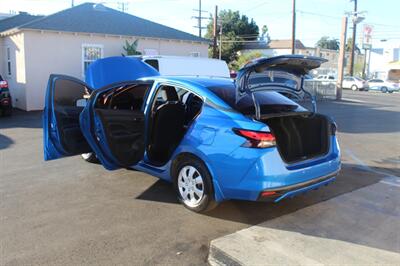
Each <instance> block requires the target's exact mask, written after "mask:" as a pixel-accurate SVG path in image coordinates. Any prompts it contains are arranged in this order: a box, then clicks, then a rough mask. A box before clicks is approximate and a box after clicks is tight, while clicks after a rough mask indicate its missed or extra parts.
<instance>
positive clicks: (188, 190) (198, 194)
mask: <svg viewBox="0 0 400 266" xmlns="http://www.w3.org/2000/svg"><path fill="white" fill-rule="evenodd" d="M173 177H174V187H175V190H176V192H177V194H178V199H179V201H180V202H181V203H182V204H183V205H184V206H185V207H186V208H188V209H189V210H191V211H194V212H206V211H209V210H211V209H213V208H215V207H216V206H217V203H216V202H215V200H214V194H213V193H214V192H213V191H214V190H213V186H212V179H211V175H210V173H209V171H208V169H207V167H206V166H205V165H204V163H203V162H202V161H200V160H199V159H197V158H195V157H192V156H187V157H186V158H183V159H180V160H179V161H178V163H177V164H176V167H175V169H174V171H173Z"/></svg>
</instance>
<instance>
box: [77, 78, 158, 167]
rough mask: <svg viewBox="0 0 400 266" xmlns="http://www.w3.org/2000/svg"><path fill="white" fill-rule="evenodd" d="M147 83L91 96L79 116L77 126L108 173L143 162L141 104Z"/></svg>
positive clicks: (117, 88) (103, 91)
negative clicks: (79, 123)
mask: <svg viewBox="0 0 400 266" xmlns="http://www.w3.org/2000/svg"><path fill="white" fill-rule="evenodd" d="M150 86H151V84H149V83H145V82H140V81H133V82H124V83H121V84H118V85H112V86H111V87H105V88H104V89H100V90H98V91H96V92H94V93H93V94H92V96H91V97H90V99H89V101H88V104H87V106H86V108H85V109H84V111H83V112H82V114H81V119H80V122H81V126H82V128H83V132H84V135H85V137H86V139H87V140H88V142H89V144H90V146H91V147H92V149H93V151H94V152H95V153H96V155H97V158H98V159H99V160H100V162H101V163H102V164H103V166H104V167H105V168H106V169H108V170H114V169H118V168H120V167H130V166H133V165H135V164H137V163H138V162H139V161H140V160H142V159H143V156H144V151H145V134H144V128H145V119H144V112H143V109H144V108H143V103H144V98H145V94H146V92H147V90H148V89H149V88H150Z"/></svg>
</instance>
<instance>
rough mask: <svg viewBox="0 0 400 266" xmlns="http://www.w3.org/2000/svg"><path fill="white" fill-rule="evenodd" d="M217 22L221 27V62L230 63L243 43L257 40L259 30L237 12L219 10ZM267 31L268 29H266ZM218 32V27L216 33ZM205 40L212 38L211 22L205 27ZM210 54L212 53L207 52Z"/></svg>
mask: <svg viewBox="0 0 400 266" xmlns="http://www.w3.org/2000/svg"><path fill="white" fill-rule="evenodd" d="M218 21H219V23H221V25H222V53H221V57H222V59H223V60H225V61H227V62H228V63H229V62H232V61H234V60H236V58H237V52H238V51H239V50H240V49H241V48H242V47H243V41H252V40H257V38H258V35H259V29H258V26H257V24H256V23H255V21H254V20H253V19H250V20H249V18H248V17H247V16H245V15H240V13H239V11H232V10H221V11H220V12H219V14H218ZM267 29H268V28H267ZM219 31H220V27H219V29H218V32H219ZM205 37H206V38H208V39H211V38H212V37H213V21H212V20H210V23H209V24H208V25H207V33H206V35H205ZM209 53H210V54H212V51H211V50H210V51H209Z"/></svg>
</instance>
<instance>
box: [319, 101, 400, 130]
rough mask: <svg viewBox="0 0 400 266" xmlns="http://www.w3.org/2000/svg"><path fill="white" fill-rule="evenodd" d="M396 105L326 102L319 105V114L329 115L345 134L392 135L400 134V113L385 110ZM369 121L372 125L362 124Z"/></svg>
mask: <svg viewBox="0 0 400 266" xmlns="http://www.w3.org/2000/svg"><path fill="white" fill-rule="evenodd" d="M386 107H393V108H396V106H395V105H389V104H388V105H387V106H382V105H376V104H373V103H358V102H357V103H356V102H350V101H324V102H320V103H319V104H318V112H320V113H323V114H326V115H329V116H331V117H333V119H334V120H335V121H336V123H337V124H338V130H339V132H344V133H360V134H368V133H391V132H400V123H399V121H400V112H398V111H392V110H385V109H383V108H386ZM365 120H368V121H370V123H360V121H365Z"/></svg>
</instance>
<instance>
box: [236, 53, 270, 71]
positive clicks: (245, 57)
mask: <svg viewBox="0 0 400 266" xmlns="http://www.w3.org/2000/svg"><path fill="white" fill-rule="evenodd" d="M260 57H263V54H262V53H261V52H257V51H255V52H251V53H245V54H242V55H240V56H239V57H238V58H237V60H235V61H233V62H231V64H230V67H231V69H233V70H239V69H240V68H241V67H243V66H244V65H245V64H246V63H248V62H249V61H251V60H253V59H255V58H260Z"/></svg>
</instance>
